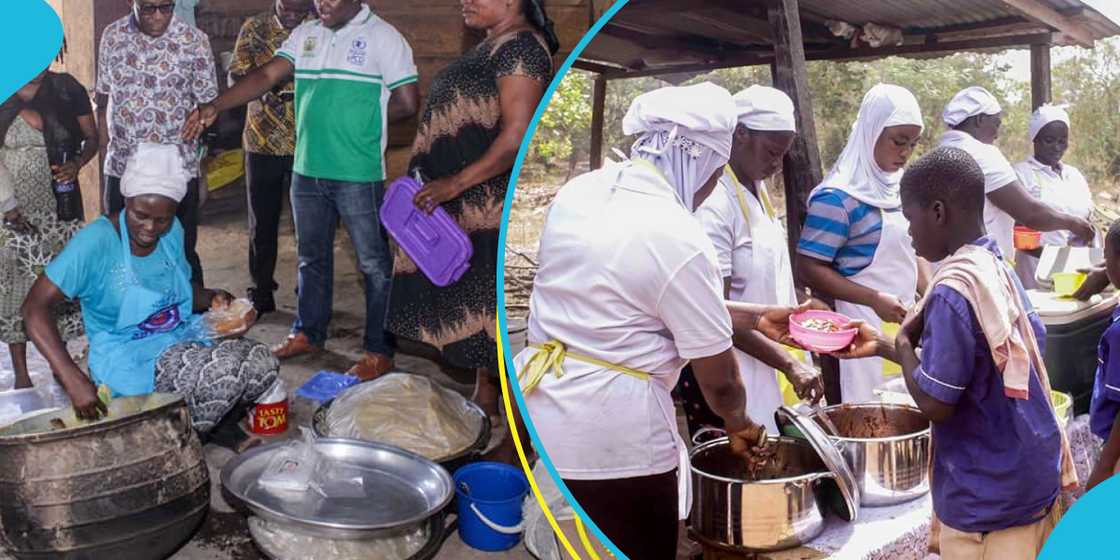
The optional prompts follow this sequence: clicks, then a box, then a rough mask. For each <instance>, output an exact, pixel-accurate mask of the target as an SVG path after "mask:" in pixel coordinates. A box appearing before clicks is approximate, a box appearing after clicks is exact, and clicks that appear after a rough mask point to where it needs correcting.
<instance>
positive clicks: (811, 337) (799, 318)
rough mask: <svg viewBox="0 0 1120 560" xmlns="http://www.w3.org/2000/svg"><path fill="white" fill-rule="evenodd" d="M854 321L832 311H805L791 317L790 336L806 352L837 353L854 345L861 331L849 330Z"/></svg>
mask: <svg viewBox="0 0 1120 560" xmlns="http://www.w3.org/2000/svg"><path fill="white" fill-rule="evenodd" d="M851 322H852V320H851V319H849V318H848V317H846V316H844V315H841V314H839V313H835V312H832V311H816V310H813V311H805V312H802V313H795V314H793V315H790V317H789V334H790V336H792V337H793V339H794V340H796V341H797V343H798V344H800V345H801V346H802V347H804V348H805V349H806V350H811V351H813V352H835V351H837V350H843V349H844V348H847V347H848V345H849V344H851V343H852V339H854V338H855V337H856V333H857V332H858V331H859V329H856V328H848V323H851Z"/></svg>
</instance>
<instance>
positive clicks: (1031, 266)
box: [1015, 169, 1099, 290]
mask: <svg viewBox="0 0 1120 560" xmlns="http://www.w3.org/2000/svg"><path fill="white" fill-rule="evenodd" d="M1031 172H1032V173H1034V180H1035V181H1037V182H1038V191H1039V197H1038V198H1039V200H1040V201H1042V202H1043V203H1045V204H1046V205H1048V206H1050V207H1052V208H1055V209H1058V210H1061V211H1062V212H1065V213H1067V214H1072V215H1074V216H1080V217H1082V218H1085V219H1089V216H1090V215H1092V213H1093V199H1092V194H1090V193H1088V192H1084V193H1082V192H1074V191H1075V190H1077V189H1076V187H1075V188H1074V189H1070V188H1068V187H1069V186H1070V185H1068V184H1066V183H1064V182H1063V181H1060V180H1058V179H1055V178H1053V177H1052V176H1051V175H1050V174H1049V173H1044V172H1042V171H1040V170H1038V169H1032V170H1031ZM1086 203H1087V204H1086ZM1098 236H1099V233H1098ZM1074 243H1076V241H1075V240H1074V239H1073V236H1072V235H1071V234H1070V233H1068V232H1066V231H1045V232H1043V233H1042V242H1041V244H1042V246H1043V247H1045V246H1047V245H1054V246H1058V247H1065V246H1067V245H1073V244H1074ZM1093 246H1095V247H1096V246H1099V245H1098V244H1097V243H1096V242H1094V244H1093ZM1037 270H1038V257H1035V256H1034V255H1031V254H1030V253H1025V252H1023V251H1015V274H1016V275H1017V276H1018V277H1019V281H1020V282H1022V284H1023V289H1026V290H1036V289H1038V281H1037V280H1035V272H1036V271H1037Z"/></svg>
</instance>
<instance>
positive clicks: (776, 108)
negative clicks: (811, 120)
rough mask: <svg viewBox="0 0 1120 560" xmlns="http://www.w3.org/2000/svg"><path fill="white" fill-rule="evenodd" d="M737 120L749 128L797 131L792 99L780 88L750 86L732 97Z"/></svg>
mask: <svg viewBox="0 0 1120 560" xmlns="http://www.w3.org/2000/svg"><path fill="white" fill-rule="evenodd" d="M732 99H734V100H735V109H737V110H738V111H739V122H741V123H743V126H745V127H747V128H749V129H751V130H765V131H771V130H772V131H789V132H797V125H796V122H795V121H794V116H793V100H792V99H790V98H789V96H788V95H786V94H785V92H784V91H782V90H780V89H775V88H772V87H766V86H758V85H755V86H751V87H749V88H747V89H745V90H743V91H740V92H739V93H736V94H735V96H734V97H733V98H732Z"/></svg>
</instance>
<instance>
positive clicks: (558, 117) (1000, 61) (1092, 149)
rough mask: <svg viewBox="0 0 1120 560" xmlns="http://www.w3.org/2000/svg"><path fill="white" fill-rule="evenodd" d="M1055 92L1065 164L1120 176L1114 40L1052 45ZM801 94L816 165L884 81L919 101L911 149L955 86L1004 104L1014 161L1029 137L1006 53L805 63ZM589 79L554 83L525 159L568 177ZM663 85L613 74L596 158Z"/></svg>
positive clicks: (1021, 94) (583, 129)
mask: <svg viewBox="0 0 1120 560" xmlns="http://www.w3.org/2000/svg"><path fill="white" fill-rule="evenodd" d="M1053 59H1054V60H1055V63H1054V66H1053V92H1054V98H1055V103H1069V104H1071V107H1070V109H1069V111H1070V116H1071V120H1072V121H1073V126H1072V129H1071V130H1072V132H1071V148H1070V152H1069V153H1068V154H1067V156H1066V158H1065V159H1066V160H1067V161H1069V162H1070V163H1072V164H1074V165H1077V166H1078V167H1079V168H1080V169H1081V170H1082V171H1083V172H1084V173H1085V174H1086V176H1087V177H1088V178H1089V181H1090V183H1091V184H1093V186H1094V189H1098V190H1099V188H1101V186H1100V185H1105V184H1112V183H1113V182H1114V181H1115V180H1116V179H1117V178H1118V177H1120V38H1115V37H1114V38H1111V39H1107V40H1104V41H1098V43H1097V46H1096V48H1095V49H1093V50H1087V49H1079V48H1075V47H1064V48H1061V49H1055V51H1054V56H1053ZM807 69H808V78H809V90H810V91H811V92H812V99H811V103H812V105H813V116H814V119H815V122H816V132H817V143H818V146H819V148H820V152H821V161H822V164H823V165H824V166H825V169H824V171H827V168H828V167H830V166H831V165H832V163H833V162H834V161H835V160H836V158H837V157H838V156H839V155H840V151H841V150H842V149H843V148H844V144H845V143H846V142H847V139H848V134H849V132H850V130H851V125H852V122H853V121H854V120H855V117H856V114H857V113H858V111H859V105H860V102H861V101H862V99H863V95H864V93H866V91H867V90H868V89H870V88H871V87H872V86H873V85H875V84H877V83H880V82H884V83H893V84H898V85H901V86H903V87H906V88H908V89H910V91H912V92H914V95H915V96H916V97H917V98H918V102H919V104H920V105H921V107H922V115H923V116H924V118H925V130H924V131H923V133H922V139H921V142H920V144H919V146H918V150H917V154H916V155H921V153H923V152H925V151H927V150H929V149H931V148H933V147H935V146H936V145H937V141H938V139H939V138H940V136H941V134H942V133H944V132H945V130H946V127H945V124H944V123H943V122H942V121H941V111H942V109H943V108H944V106H945V104H946V103H947V102H948V101H949V99H951V98H952V96H953V95H954V94H955V93H956V92H958V91H960V90H961V89H963V88H965V87H968V86H972V85H979V86H983V87H985V88H987V89H988V90H989V91H991V92H992V93H993V94H995V95H996V97H998V98H999V100H1000V103H1001V104H1002V105H1003V109H1004V112H1003V128H1002V130H1001V132H1000V139H999V141H998V144H999V146H1000V148H1001V149H1002V150H1003V152H1004V154H1005V155H1006V156H1007V157H1008V159H1010V160H1011V161H1012V162H1014V161H1018V160H1021V159H1023V158H1026V157H1027V156H1028V155H1030V153H1031V143H1030V141H1029V139H1028V138H1027V123H1028V122H1029V120H1030V110H1031V108H1030V84H1027V83H1024V82H1019V81H1016V80H1014V79H1012V78H1010V77H1009V75H1010V67H1009V65H1008V63H1007V62H1006V61H1005V58H1004V57H999V56H997V55H996V54H987V53H958V54H954V55H951V56H945V57H940V58H922V59H915V58H900V57H890V58H885V59H879V60H874V61H867V62H864V61H857V62H844V63H840V62H828V61H822V62H810V63H809V64H808V67H807ZM667 79H669V80H671V81H672V82H673V83H688V84H691V83H697V82H701V81H711V82H714V83H716V84H718V85H721V86H723V87H725V88H727V89H728V90H730V91H732V92H736V91H739V90H741V89H743V88H746V87H748V86H750V85H751V84H764V85H769V84H770V69H769V68H768V67H765V66H753V67H742V68H729V69H722V70H715V71H712V72H708V73H705V74H700V75H694V76H671V77H667ZM591 82H592V80H591V75H590V74H588V73H586V72H582V71H578V70H573V71H571V72H569V73H568V75H567V76H566V77H565V78H564V80H563V81H562V82H561V85H560V87H559V88H558V89H557V92H556V95H555V96H554V97H553V99H552V102H551V104H550V106H549V108H548V110H547V111H546V113H545V114H544V116H543V117H542V119H541V124H540V127H539V129H538V131H537V137H536V139H535V140H534V142H533V147H532V150H531V152H530V154H529V163H530V164H531V165H536V166H538V167H544V168H545V169H546V170H547V169H553V168H555V167H556V166H558V165H559V164H560V162H562V161H563V160H568V162H567V163H568V169H567V171H568V172H569V173H570V172H571V170H572V169H574V168H575V165H576V163H577V160H578V162H580V163H585V162H586V161H587V160H588V159H589V148H590V136H591V132H590V124H591ZM664 85H667V82H665V81H662V80H660V79H657V78H634V79H628V80H613V81H611V82H609V84H608V87H607V98H606V110H605V112H604V155H605V156H607V157H612V154H611V148H612V147H614V148H618V149H620V150H622V151H623V152H628V151H629V144H630V141H631V140H632V139H629V138H626V137H625V136H624V135H623V134H622V118H623V116H624V115H625V114H626V110H627V108H628V107H629V105H630V102H631V101H633V99H634V98H635V97H637V96H638V95H639V94H641V93H643V92H646V91H650V90H652V89H655V88H657V87H661V86H664Z"/></svg>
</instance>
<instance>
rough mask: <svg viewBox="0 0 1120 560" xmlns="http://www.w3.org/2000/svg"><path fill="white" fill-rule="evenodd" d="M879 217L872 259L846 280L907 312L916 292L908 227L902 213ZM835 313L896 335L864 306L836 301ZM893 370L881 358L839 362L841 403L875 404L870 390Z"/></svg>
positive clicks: (884, 213) (914, 257) (893, 328)
mask: <svg viewBox="0 0 1120 560" xmlns="http://www.w3.org/2000/svg"><path fill="white" fill-rule="evenodd" d="M879 213H880V215H881V216H882V218H883V229H882V231H881V233H880V235H879V246H878V247H877V248H876V249H875V256H874V257H873V258H872V260H871V264H870V265H868V266H867V268H864V269H863V270H861V271H859V272H857V273H856V274H855V275H854V276H849V277H848V280H851V281H852V282H855V283H856V284H859V285H861V286H866V287H868V288H871V289H872V290H876V291H880V292H885V293H888V294H892V295H894V296H895V297H897V298H898V299H899V300H900V301H902V305H905V306H906V307H908V308H909V307H912V306H913V305H914V296H915V294H916V293H917V290H918V259H917V255H916V254H915V253H914V248H913V246H912V245H911V244H910V233H909V231H908V230H909V227H910V224H909V222H907V221H906V218H905V217H904V216H903V215H902V211H901V210H896V211H890V212H888V211H886V210H880V212H879ZM836 312H837V313H842V314H844V315H847V316H848V317H851V318H852V319H861V320H863V321H865V322H867V324H869V325H871V326H872V327H874V328H875V329H877V330H885V331H886V332H887V333H888V334H890V333H891V332H897V328H898V326H897V324H888V325H887V326H886V327H884V324H883V320H882V319H880V318H879V315H877V314H876V313H875V310H874V309H872V308H870V307H867V306H864V305H857V304H854V303H850V302H847V301H839V300H838V301H837V302H836ZM895 367H896V366H894V364H892V363H891V362H889V361H887V360H884V359H882V358H863V359H859V360H840V390H841V392H840V395H841V400H842V401H843V402H846V403H860V402H868V401H873V400H876V398H875V393H874V391H873V390H874V389H875V388H876V387H878V386H879V385H882V383H883V381H885V379H884V375H885V374H886V373H887V372H891V371H896V369H895Z"/></svg>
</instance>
